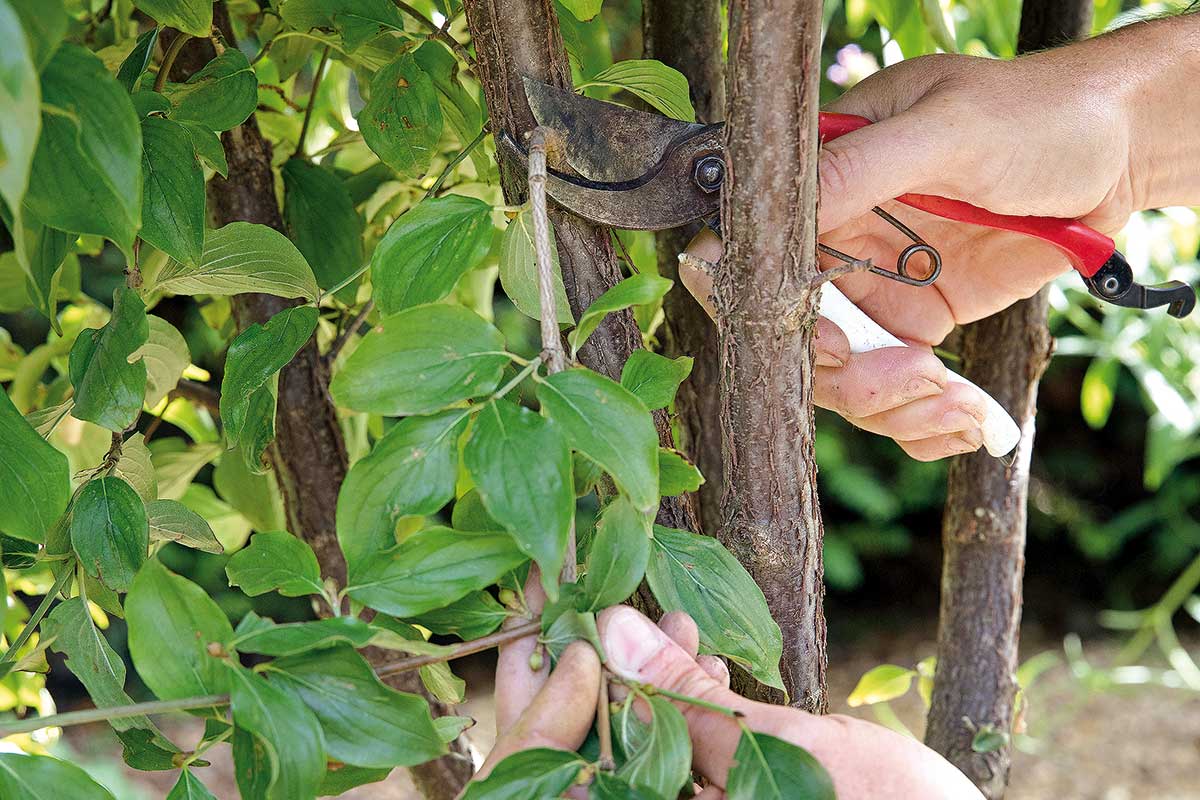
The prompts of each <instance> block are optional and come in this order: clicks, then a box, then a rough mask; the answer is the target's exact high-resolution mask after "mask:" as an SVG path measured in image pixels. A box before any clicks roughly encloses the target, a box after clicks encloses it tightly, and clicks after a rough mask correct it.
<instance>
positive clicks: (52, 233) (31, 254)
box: [0, 207, 78, 335]
mask: <svg viewBox="0 0 1200 800" xmlns="http://www.w3.org/2000/svg"><path fill="white" fill-rule="evenodd" d="M0 217H3V218H4V222H5V224H6V225H7V226H8V227H9V230H10V232H11V233H12V238H13V247H14V248H15V250H14V252H13V253H11V254H10V253H5V254H2V255H0V258H13V259H15V260H16V261H17V263H18V264H19V265H20V267H21V272H23V273H24V275H25V281H24V282H23V288H24V289H25V297H23V298H21V301H20V302H19V303H18V304H17V308H16V309H14V310H19V309H21V308H24V307H25V306H26V305H29V304H31V305H33V306H34V307H35V308H36V309H37V310H38V311H39V312H41V313H42V315H43V316H45V317H46V318H47V319H49V320H50V327H52V328H53V329H54V331H55V333H58V334H60V335H61V333H62V326H61V325H60V324H59V320H58V315H57V313H56V310H57V307H58V302H57V301H58V300H60V299H64V298H65V297H66V296H67V292H66V291H65V288H64V287H60V285H59V284H60V282H61V280H62V275H63V270H64V268H65V267H66V265H67V263H68V262H67V260H66V259H67V255H68V252H69V250H70V245H71V239H72V236H71V234H69V233H64V232H63V231H59V230H55V229H54V228H50V227H47V226H46V225H43V224H42V223H41V222H39V221H38V220H37V219H36V218H35V217H34V215H33V214H31V213H28V211H27V210H25V211H24V213H22V214H21V215H20V220H19V222H18V221H17V220H16V219H13V217H12V214H11V213H9V209H7V208H3V207H0ZM18 226H19V227H18ZM71 263H74V264H75V268H76V269H78V260H77V259H74V258H72V259H71Z"/></svg>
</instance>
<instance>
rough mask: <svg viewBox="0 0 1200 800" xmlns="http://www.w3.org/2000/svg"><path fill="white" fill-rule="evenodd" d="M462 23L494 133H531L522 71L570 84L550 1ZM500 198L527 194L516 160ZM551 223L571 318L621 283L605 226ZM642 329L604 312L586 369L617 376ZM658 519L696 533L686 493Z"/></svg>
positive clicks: (485, 12) (473, 9)
mask: <svg viewBox="0 0 1200 800" xmlns="http://www.w3.org/2000/svg"><path fill="white" fill-rule="evenodd" d="M463 7H464V9H465V10H466V14H467V27H468V28H469V29H470V31H471V39H472V41H473V43H474V45H475V56H476V70H475V72H476V74H477V75H478V77H479V80H480V83H481V84H482V86H483V94H484V98H485V99H486V101H487V107H488V113H489V114H490V116H491V121H492V130H493V131H494V132H499V131H506V132H508V133H509V134H510V135H512V136H513V137H514V138H516V137H520V136H521V135H523V134H524V133H526V132H527V131H531V130H533V128H534V127H536V123H535V121H534V118H533V112H531V111H530V110H529V104H528V103H527V102H526V101H525V89H524V87H523V86H522V84H521V76H523V75H524V76H528V77H530V78H533V79H534V80H538V81H541V82H542V83H547V84H550V85H552V86H558V87H560V88H568V89H569V88H570V87H571V70H570V67H569V65H568V62H567V54H566V50H565V49H564V48H563V41H562V35H561V34H560V32H559V29H558V15H557V13H556V11H555V8H554V3H553V2H552V0H465V2H464V3H463ZM500 183H501V187H502V188H503V190H504V197H505V200H507V202H509V203H512V204H518V203H523V202H525V200H526V199H527V198H528V194H529V185H528V174H527V172H526V170H525V169H524V168H522V166H521V165H520V164H515V163H510V162H507V161H504V160H501V162H500ZM549 217H550V221H551V222H552V223H553V225H554V234H555V237H556V240H557V244H558V255H559V261H560V262H561V264H562V274H563V284H564V286H565V287H566V290H567V299H568V300H569V301H570V304H571V313H572V314H573V315H574V317H575V318H576V319H578V318H579V316H580V315H581V314H582V313H583V311H584V310H585V309H586V308H587V307H588V306H589V305H591V304H592V302H593V301H594V300H595V299H596V298H598V297H599V296H600V295H602V294H604V292H605V291H607V290H608V289H609V288H611V287H612V286H613V285H615V284H616V283H617V282H618V281H620V280H621V277H622V275H621V270H620V268H619V267H618V265H617V262H616V260H615V259H614V258H613V246H612V238H611V233H610V232H609V230H608V229H607V228H602V227H599V226H597V225H593V224H592V223H590V222H588V221H586V220H584V219H581V218H580V217H577V216H575V215H574V214H571V213H569V212H567V211H565V210H563V209H562V208H559V207H558V206H556V205H554V204H551V205H550V207H549ZM641 344H642V339H641V333H640V332H639V331H638V327H637V323H636V322H635V321H634V319H633V313H632V312H630V311H623V312H620V313H616V314H609V315H608V317H607V318H606V319H605V321H604V322H603V323H602V324H601V325H600V327H599V328H598V329H597V330H596V332H595V333H593V334H592V336H591V338H590V339H589V340H588V342H587V344H585V345H584V346H583V347H582V348H581V349H580V351H579V360H580V361H581V362H582V363H583V364H584V365H585V366H587V367H589V368H591V369H593V370H595V371H596V372H599V373H601V374H603V375H607V376H608V377H610V378H613V379H614V380H620V377H621V368H622V367H623V366H624V365H625V361H626V360H627V359H628V358H629V354H630V353H632V352H633V351H634V350H636V349H637V348H639V347H641ZM654 423H655V427H656V428H657V429H658V435H659V440H660V442H661V443H662V444H664V445H667V446H670V444H671V426H670V422H669V420H668V419H667V415H666V414H665V413H664V412H662V411H657V412H655V413H654ZM658 521H659V522H660V523H661V524H663V525H668V526H670V527H673V528H683V529H686V530H696V528H697V527H698V526H697V522H696V519H695V514H694V511H693V509H692V504H691V502H690V500H689V499H688V498H686V497H681V498H671V497H668V498H665V499H664V500H663V502H662V505H661V506H660V508H659V515H658Z"/></svg>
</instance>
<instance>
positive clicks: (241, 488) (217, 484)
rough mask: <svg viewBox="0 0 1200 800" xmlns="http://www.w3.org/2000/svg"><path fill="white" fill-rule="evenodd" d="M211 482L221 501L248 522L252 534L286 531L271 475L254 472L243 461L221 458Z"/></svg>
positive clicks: (279, 495)
mask: <svg viewBox="0 0 1200 800" xmlns="http://www.w3.org/2000/svg"><path fill="white" fill-rule="evenodd" d="M212 482H213V488H214V489H216V490H217V493H218V494H219V495H220V496H221V499H223V500H224V501H225V502H227V503H229V505H231V506H233V507H234V508H235V509H237V511H239V512H240V513H241V514H242V515H243V516H245V517H246V519H248V520H250V524H251V525H252V526H253V527H254V530H256V531H277V530H284V529H285V528H287V514H286V513H285V511H284V508H283V496H282V495H281V494H280V491H279V481H278V480H277V479H276V477H275V473H274V472H273V471H271V470H266V471H264V472H255V471H253V470H252V469H251V467H250V466H249V465H247V464H246V461H245V459H241V458H233V457H229V458H222V459H221V462H220V463H219V464H217V468H216V469H215V470H213V475H212Z"/></svg>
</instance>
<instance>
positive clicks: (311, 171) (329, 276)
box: [280, 158, 363, 299]
mask: <svg viewBox="0 0 1200 800" xmlns="http://www.w3.org/2000/svg"><path fill="white" fill-rule="evenodd" d="M280 172H281V173H282V175H283V222H284V224H285V225H286V226H287V231H288V235H289V236H290V237H291V239H292V241H293V242H295V243H296V247H297V248H299V250H300V252H301V253H302V254H303V255H304V258H305V259H307V260H308V263H309V264H311V265H312V267H313V272H314V273H315V274H316V277H317V284H318V285H320V286H337V285H338V284H340V283H341V282H342V281H344V280H345V279H346V278H349V277H350V276H351V275H353V274H354V273H355V271H357V270H358V268H359V267H361V266H362V262H363V245H362V236H363V220H362V217H361V216H359V213H358V211H356V210H355V208H354V201H352V200H351V199H350V192H349V191H348V190H347V189H346V186H345V184H344V183H342V181H340V180H338V178H337V177H336V176H335V175H334V174H333V173H332V172H330V171H329V170H327V169H325V168H324V167H319V166H317V165H316V164H313V163H312V162H310V161H306V160H304V159H302V158H290V159H288V161H287V162H286V163H285V164H284V165H283V169H282V170H280ZM348 291H349V292H351V299H353V294H352V293H353V291H354V290H353V289H348Z"/></svg>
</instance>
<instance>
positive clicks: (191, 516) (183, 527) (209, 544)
mask: <svg viewBox="0 0 1200 800" xmlns="http://www.w3.org/2000/svg"><path fill="white" fill-rule="evenodd" d="M146 521H147V523H148V524H149V526H150V540H151V541H155V542H177V543H178V544H181V545H183V546H184V547H191V548H192V549H194V550H202V551H204V552H205V553H216V554H217V555H220V554H221V553H223V552H225V549H224V548H223V547H221V543H220V542H218V541H217V537H216V535H215V534H214V533H213V529H212V528H211V527H210V526H209V524H208V521H207V520H205V519H204V517H202V516H200V515H199V514H197V513H196V512H195V511H192V510H191V509H190V508H188V507H187V506H185V505H184V504H183V503H181V502H179V501H178V500H155V501H154V502H151V503H147V504H146Z"/></svg>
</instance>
